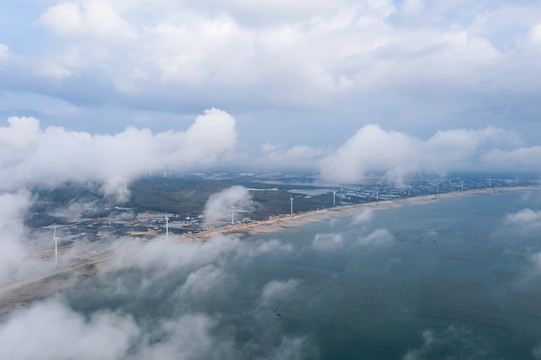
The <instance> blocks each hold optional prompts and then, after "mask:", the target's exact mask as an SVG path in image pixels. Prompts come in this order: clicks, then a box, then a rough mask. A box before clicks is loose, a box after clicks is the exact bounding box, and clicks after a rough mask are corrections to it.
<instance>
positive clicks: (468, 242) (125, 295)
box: [63, 191, 541, 359]
mask: <svg viewBox="0 0 541 360" xmlns="http://www.w3.org/2000/svg"><path fill="white" fill-rule="evenodd" d="M540 234H541V192H538V191H524V192H516V193H515V192H504V193H501V194H497V195H476V196H471V197H465V198H458V199H450V200H441V201H435V202H430V203H426V204H420V205H403V206H399V207H394V208H388V209H378V210H372V211H367V210H364V211H359V213H358V214H355V215H337V216H332V215H331V216H330V217H329V218H328V219H325V220H324V221H321V222H318V223H309V224H305V225H302V226H299V227H295V228H289V229H284V230H282V231H279V232H274V233H269V234H264V235H258V236H253V237H248V238H243V239H240V240H239V239H236V238H231V237H218V238H217V239H214V240H212V241H210V242H208V243H206V244H203V245H202V244H193V243H192V244H184V245H180V246H179V245H171V244H166V245H163V244H162V245H149V247H148V249H145V251H147V250H148V253H152V254H153V255H152V256H150V255H144V256H143V255H142V256H141V259H139V260H137V262H136V263H134V264H131V265H130V266H124V267H122V266H119V267H118V268H115V269H110V270H109V271H106V272H104V273H102V274H98V275H96V276H93V277H87V278H84V279H82V280H81V281H79V283H78V284H77V285H76V286H74V287H73V288H71V289H69V290H65V291H64V292H63V296H64V297H65V299H66V301H67V303H68V304H69V306H70V307H71V308H72V309H73V310H74V311H76V312H79V313H82V314H85V315H87V316H91V315H92V314H95V313H96V312H100V311H104V310H107V311H112V312H115V313H118V314H122V316H129V317H130V318H133V321H134V322H135V323H136V324H137V326H138V327H139V329H140V333H139V335H137V337H138V339H139V340H138V341H134V342H133V344H132V345H130V346H131V349H130V352H129V353H128V355H125V356H126V357H129V356H131V355H130V354H136V355H137V354H139V355H140V354H143V353H144V354H151V353H152V351H161V352H157V353H152V354H154V355H153V356H158V355H163V356H167V355H164V354H167V351H170V353H171V354H174V353H175V351H176V352H177V355H179V356H178V358H201V359H208V358H217V359H218V358H232V359H233V358H236V359H255V358H260V359H273V358H274V359H288V358H306V359H317V358H320V359H535V358H536V356H537V358H541V255H538V254H540V252H541V235H540ZM164 249H166V250H165V251H164ZM160 251H162V252H164V253H163V254H162V253H160ZM157 259H158V260H157ZM194 319H195V320H194ZM172 329H174V330H172ZM187 338H188V340H189V341H188V340H186V339H187ZM142 343H144V345H141V344H142ZM195 343H196V344H197V346H195V345H194V344H195ZM183 346H184V347H185V348H187V347H190V350H189V352H186V353H185V354H184V355H185V356H184V357H183V356H180V353H182V352H183V351H184V348H183ZM194 346H195V348H194V349H192V348H191V347H194ZM143 347H144V349H143ZM136 355H134V356H135V357H137V356H139V355H137V356H136ZM141 356H142V355H141Z"/></svg>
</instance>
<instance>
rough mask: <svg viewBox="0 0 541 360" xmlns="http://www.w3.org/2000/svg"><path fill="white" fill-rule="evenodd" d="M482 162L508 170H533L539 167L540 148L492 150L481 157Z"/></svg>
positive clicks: (540, 161) (540, 158)
mask: <svg viewBox="0 0 541 360" xmlns="http://www.w3.org/2000/svg"><path fill="white" fill-rule="evenodd" d="M483 160H484V161H485V162H487V163H489V164H492V165H494V166H497V167H501V168H507V169H509V170H517V169H518V170H533V169H536V168H538V167H539V166H540V165H541V146H532V147H521V148H518V149H513V150H502V149H492V150H490V151H488V152H487V153H486V154H484V155H483Z"/></svg>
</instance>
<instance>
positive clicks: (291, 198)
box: [289, 196, 293, 214]
mask: <svg viewBox="0 0 541 360" xmlns="http://www.w3.org/2000/svg"><path fill="white" fill-rule="evenodd" d="M289 202H290V203H291V214H293V197H292V196H290V197H289Z"/></svg>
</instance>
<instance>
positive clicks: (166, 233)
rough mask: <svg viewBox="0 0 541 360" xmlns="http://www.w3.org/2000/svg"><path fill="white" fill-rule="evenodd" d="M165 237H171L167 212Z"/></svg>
mask: <svg viewBox="0 0 541 360" xmlns="http://www.w3.org/2000/svg"><path fill="white" fill-rule="evenodd" d="M165 239H169V217H168V216H167V213H165Z"/></svg>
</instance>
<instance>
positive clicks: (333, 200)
mask: <svg viewBox="0 0 541 360" xmlns="http://www.w3.org/2000/svg"><path fill="white" fill-rule="evenodd" d="M332 206H336V191H333V192H332Z"/></svg>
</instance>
